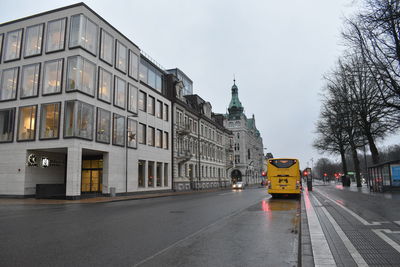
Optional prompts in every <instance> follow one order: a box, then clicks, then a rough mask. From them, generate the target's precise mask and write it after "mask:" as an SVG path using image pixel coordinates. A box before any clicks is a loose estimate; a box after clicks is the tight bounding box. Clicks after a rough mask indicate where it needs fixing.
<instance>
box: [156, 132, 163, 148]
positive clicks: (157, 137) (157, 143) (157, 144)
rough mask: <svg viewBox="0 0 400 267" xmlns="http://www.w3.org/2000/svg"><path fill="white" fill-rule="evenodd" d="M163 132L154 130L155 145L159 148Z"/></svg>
mask: <svg viewBox="0 0 400 267" xmlns="http://www.w3.org/2000/svg"><path fill="white" fill-rule="evenodd" d="M162 138H163V132H162V131H161V130H158V129H157V130H156V147H159V148H161V147H162V143H163V140H162Z"/></svg>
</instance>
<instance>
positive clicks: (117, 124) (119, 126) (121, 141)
mask: <svg viewBox="0 0 400 267" xmlns="http://www.w3.org/2000/svg"><path fill="white" fill-rule="evenodd" d="M124 131H125V118H124V116H121V115H118V114H115V113H114V114H113V145H118V146H125V134H124Z"/></svg>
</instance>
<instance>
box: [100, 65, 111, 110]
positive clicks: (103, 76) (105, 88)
mask: <svg viewBox="0 0 400 267" xmlns="http://www.w3.org/2000/svg"><path fill="white" fill-rule="evenodd" d="M111 86H112V74H111V73H110V72H108V71H106V70H104V69H103V68H101V67H99V88H98V90H99V92H98V97H99V99H101V100H104V101H106V102H107V103H110V102H111Z"/></svg>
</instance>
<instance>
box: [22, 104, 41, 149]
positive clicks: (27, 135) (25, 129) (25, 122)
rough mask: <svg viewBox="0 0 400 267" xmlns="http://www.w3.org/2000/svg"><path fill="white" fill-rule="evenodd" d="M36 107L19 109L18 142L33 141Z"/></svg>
mask: <svg viewBox="0 0 400 267" xmlns="http://www.w3.org/2000/svg"><path fill="white" fill-rule="evenodd" d="M36 112H37V106H36V105H35V106H27V107H20V108H19V111H18V114H19V116H18V136H17V137H18V138H17V140H18V141H33V140H35V136H36Z"/></svg>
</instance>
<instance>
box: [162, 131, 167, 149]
mask: <svg viewBox="0 0 400 267" xmlns="http://www.w3.org/2000/svg"><path fill="white" fill-rule="evenodd" d="M162 143H163V148H164V149H168V132H164V134H163V142H162Z"/></svg>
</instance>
